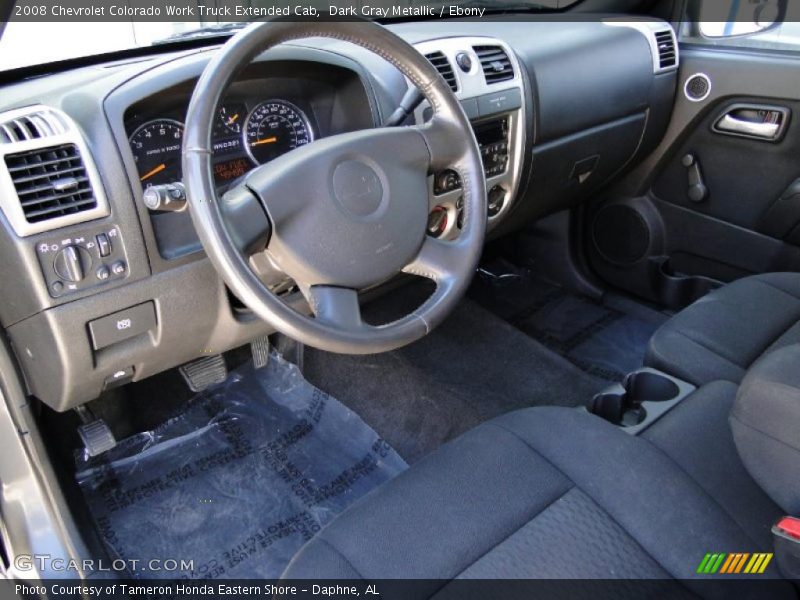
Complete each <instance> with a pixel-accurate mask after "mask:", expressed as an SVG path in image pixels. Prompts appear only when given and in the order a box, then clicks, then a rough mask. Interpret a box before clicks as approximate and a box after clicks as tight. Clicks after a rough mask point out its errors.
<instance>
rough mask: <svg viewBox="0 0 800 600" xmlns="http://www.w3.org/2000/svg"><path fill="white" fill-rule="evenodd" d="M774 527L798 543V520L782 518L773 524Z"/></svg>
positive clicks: (799, 536)
mask: <svg viewBox="0 0 800 600" xmlns="http://www.w3.org/2000/svg"><path fill="white" fill-rule="evenodd" d="M775 527H776V529H780V530H781V531H782V532H784V533H785V534H786V535H788V536H789V537H791V538H794V539H796V540H798V541H800V519H798V518H795V517H783V518H782V519H781V520H780V521H778V522H777V523H776V524H775Z"/></svg>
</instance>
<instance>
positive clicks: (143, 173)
mask: <svg viewBox="0 0 800 600" xmlns="http://www.w3.org/2000/svg"><path fill="white" fill-rule="evenodd" d="M129 142H130V145H131V150H132V151H133V159H134V160H135V161H136V170H137V171H138V172H139V180H140V181H141V182H142V185H143V186H149V185H157V184H161V183H172V182H174V181H180V180H181V145H182V143H183V123H180V122H178V121H173V120H172V119H158V120H156V121H148V122H147V123H145V124H144V125H142V126H141V127H139V128H137V129H136V131H134V132H133V133H132V134H131V137H130V139H129Z"/></svg>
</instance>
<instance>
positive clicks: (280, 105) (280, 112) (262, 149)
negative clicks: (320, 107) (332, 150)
mask: <svg viewBox="0 0 800 600" xmlns="http://www.w3.org/2000/svg"><path fill="white" fill-rule="evenodd" d="M313 139H314V135H313V133H312V131H311V125H310V124H309V122H308V118H307V117H306V115H305V114H304V113H303V111H301V110H300V109H299V108H297V107H296V106H295V105H294V104H290V103H289V102H286V101H285V100H267V101H266V102H262V103H261V104H259V105H258V106H256V107H255V108H254V109H253V112H251V113H250V115H249V116H248V117H247V121H246V122H245V125H244V145H245V148H247V152H248V154H249V155H250V158H252V159H253V160H254V161H255V162H256V163H259V164H264V163H265V162H269V161H271V160H272V159H274V158H277V157H279V156H280V155H281V154H285V153H287V152H289V150H293V149H295V148H298V147H300V146H303V145H305V144H308V143H309V142H311V141H312V140H313Z"/></svg>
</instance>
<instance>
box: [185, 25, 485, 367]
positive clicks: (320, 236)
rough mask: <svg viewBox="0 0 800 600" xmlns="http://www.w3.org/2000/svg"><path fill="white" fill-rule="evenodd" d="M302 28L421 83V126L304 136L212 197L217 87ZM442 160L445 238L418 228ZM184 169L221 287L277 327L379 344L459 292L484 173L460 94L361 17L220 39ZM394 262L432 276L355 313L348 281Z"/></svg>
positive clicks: (472, 257) (477, 235) (344, 344)
mask: <svg viewBox="0 0 800 600" xmlns="http://www.w3.org/2000/svg"><path fill="white" fill-rule="evenodd" d="M307 37H326V38H336V39H339V40H343V41H346V42H351V43H353V44H356V45H359V46H362V47H363V48H366V49H368V50H371V51H372V52H374V53H375V54H378V55H379V56H381V57H383V58H384V59H386V60H387V61H389V62H390V63H392V64H393V65H394V66H395V67H397V69H399V70H400V71H401V72H402V73H403V74H404V75H405V76H406V77H407V78H408V79H409V80H410V81H411V82H412V83H413V84H414V85H416V86H417V87H418V88H419V90H420V92H421V93H422V94H423V95H424V96H425V98H426V99H427V100H428V102H429V103H430V105H431V108H432V109H433V116H432V117H431V119H430V120H429V121H428V122H427V123H426V124H424V125H419V126H407V127H395V128H376V129H368V130H362V131H357V132H353V133H345V134H341V135H335V136H332V137H327V138H323V139H321V140H318V141H315V142H312V143H310V144H308V145H305V146H302V147H300V148H297V149H295V150H292V151H291V152H289V153H287V154H284V155H283V156H280V157H278V158H276V159H275V160H272V161H270V162H269V163H266V164H264V165H261V166H260V167H257V168H256V169H254V170H253V171H251V172H250V173H249V174H248V175H247V176H246V177H245V178H244V179H243V180H242V181H241V182H240V183H239V184H237V185H235V186H234V187H233V189H231V190H229V191H228V192H226V193H225V194H224V195H223V196H222V197H221V198H220V197H218V195H217V192H216V188H215V185H214V175H213V169H212V155H213V151H212V142H211V134H212V130H213V123H214V119H215V116H216V108H217V106H218V104H219V102H220V99H221V97H222V94H223V92H224V91H225V90H226V88H227V87H228V85H229V84H230V83H231V81H232V80H233V79H234V77H235V76H236V74H237V73H238V72H239V71H240V70H242V69H243V68H244V67H245V66H246V65H248V64H249V63H250V62H251V61H252V60H253V59H254V58H255V57H256V56H257V55H259V54H260V53H262V52H263V51H265V50H267V49H269V48H271V47H273V46H275V45H277V44H280V43H283V42H287V41H291V40H296V39H301V38H307ZM445 168H450V169H453V170H454V171H456V172H457V173H458V175H459V177H460V179H461V185H462V192H463V199H464V208H463V210H464V213H463V227H462V229H461V232H460V235H459V237H458V239H457V240H455V241H442V240H438V239H435V238H432V237H429V236H427V235H426V224H427V217H428V175H429V174H430V173H432V172H436V171H440V170H442V169H445ZM183 178H184V184H185V186H186V193H187V198H188V202H189V208H190V212H191V216H192V221H193V223H194V226H195V229H196V230H197V233H198V235H199V237H200V240H201V242H202V244H203V247H204V249H205V251H206V253H207V255H208V257H209V258H210V259H211V262H212V264H213V265H214V267H215V268H216V269H217V271H218V272H219V274H220V276H221V277H222V278H223V280H224V281H225V283H227V285H228V287H229V288H230V289H231V290H232V291H233V293H234V294H236V296H237V297H238V298H239V299H240V300H241V301H242V302H244V304H245V305H246V306H248V307H249V308H250V309H251V310H252V311H253V312H254V313H255V314H256V315H258V316H259V317H260V318H262V319H263V320H265V321H267V322H268V323H269V324H270V325H272V326H273V327H274V328H275V329H276V330H277V331H280V332H281V333H283V334H285V335H287V336H289V337H291V338H293V339H296V340H298V341H300V342H303V343H305V344H307V345H310V346H313V347H316V348H320V349H322V350H327V351H331V352H339V353H345V354H368V353H376V352H384V351H388V350H392V349H395V348H399V347H401V346H404V345H406V344H409V343H411V342H413V341H415V340H417V339H419V338H421V337H423V336H424V335H426V334H428V333H429V332H430V331H431V330H432V329H433V328H434V327H435V326H436V325H438V324H439V323H441V321H442V320H443V319H444V318H445V317H446V316H447V314H448V313H449V312H450V311H451V310H452V309H453V308H454V306H455V305H456V304H457V302H458V301H459V299H460V298H461V296H462V295H463V294H464V292H465V291H466V289H467V287H468V285H469V283H470V281H471V280H472V276H473V273H474V271H475V268H476V266H477V263H478V259H479V258H480V254H481V251H482V249H483V242H484V235H485V230H486V184H485V179H484V175H483V168H482V163H481V158H480V152H479V150H478V146H477V143H476V141H475V136H474V135H473V133H472V129H471V127H470V124H469V121H468V120H467V118H466V116H465V115H464V112H463V110H462V109H461V105H460V104H459V102H458V100H457V99H456V97H455V96H454V95H453V93H452V91H451V90H450V87H449V86H448V85H447V83H446V82H445V81H444V79H442V77H441V76H440V75H439V73H438V72H437V71H436V70H435V69H434V68H433V66H431V64H430V63H429V62H428V61H427V60H426V59H425V58H424V57H423V56H422V55H421V54H420V53H419V52H418V51H417V50H415V49H414V48H413V47H412V46H411V45H409V44H408V43H406V42H405V41H403V40H402V39H400V38H399V37H397V36H396V35H394V34H393V33H391V32H390V31H389V30H388V29H386V28H384V27H382V26H380V25H378V24H375V23H372V22H368V21H363V22H342V21H338V22H337V21H320V22H313V23H308V22H290V21H269V22H262V23H257V24H253V25H250V26H248V27H247V28H246V29H244V30H242V31H241V32H240V33H238V34H237V35H235V36H234V37H233V38H231V39H230V40H229V41H228V42H227V43H226V44H225V45H224V46H223V47H222V48H221V49H220V51H219V52H217V53H216V55H215V56H214V58H213V59H212V60H211V61H210V62H209V64H208V66H207V67H206V68H205V70H204V71H203V74H202V76H201V77H200V79H199V81H198V82H197V86H196V87H195V90H194V93H193V95H192V99H191V103H190V104H189V110H188V116H187V121H186V133H185V137H184V144H183ZM259 252H266V253H267V255H268V257H269V259H270V260H271V261H272V263H273V264H274V265H275V266H277V268H279V269H280V270H281V271H283V273H285V274H286V275H287V276H289V277H291V278H292V279H293V280H294V281H295V282H296V284H297V286H298V288H299V289H300V291H301V292H302V294H303V295H304V296H305V299H306V300H307V301H308V304H309V306H310V308H311V311H312V313H313V317H312V316H309V315H307V314H303V313H301V312H298V311H297V310H295V309H294V308H292V307H291V306H289V305H288V304H286V303H285V302H284V301H283V300H282V299H281V298H279V297H278V296H277V295H275V294H273V293H272V292H271V291H270V290H269V288H268V286H267V285H266V284H265V283H264V282H263V281H262V280H261V279H259V277H258V275H257V274H256V273H255V272H254V271H253V270H252V269H251V267H250V265H249V261H250V257H251V256H253V255H254V254H256V253H259ZM401 272H405V273H411V274H415V275H419V276H422V277H426V278H428V279H431V280H433V281H434V282H435V284H436V291H435V292H434V293H433V294H432V295H431V296H430V298H428V300H427V301H426V302H425V303H424V304H423V305H422V306H420V307H419V308H418V309H417V310H415V311H414V312H413V313H411V314H408V315H406V316H405V317H403V318H401V319H399V320H397V321H394V322H392V323H389V324H386V325H381V326H371V325H368V324H366V323H365V322H364V321H363V320H362V318H361V311H360V306H359V302H358V291H359V290H360V289H363V288H366V287H369V286H372V285H376V284H379V283H382V282H385V281H387V280H389V279H391V278H392V277H393V276H395V275H397V274H399V273H401Z"/></svg>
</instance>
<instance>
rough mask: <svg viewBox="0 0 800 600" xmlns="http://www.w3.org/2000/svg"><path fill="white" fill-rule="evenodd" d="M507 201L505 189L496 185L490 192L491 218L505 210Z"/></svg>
mask: <svg viewBox="0 0 800 600" xmlns="http://www.w3.org/2000/svg"><path fill="white" fill-rule="evenodd" d="M505 200H506V191H505V189H503V187H501V186H499V185H496V186H494V187H493V188H492V189H491V190H489V194H488V205H489V206H488V208H489V216H490V217H494V216H495V215H497V214H498V213H499V212H500V211H501V210H502V209H503V204H504V203H505Z"/></svg>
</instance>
